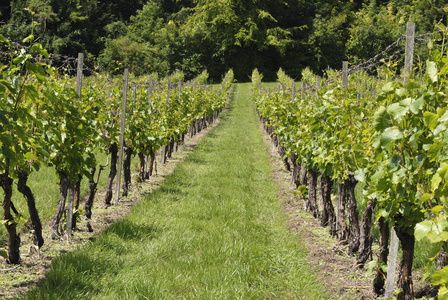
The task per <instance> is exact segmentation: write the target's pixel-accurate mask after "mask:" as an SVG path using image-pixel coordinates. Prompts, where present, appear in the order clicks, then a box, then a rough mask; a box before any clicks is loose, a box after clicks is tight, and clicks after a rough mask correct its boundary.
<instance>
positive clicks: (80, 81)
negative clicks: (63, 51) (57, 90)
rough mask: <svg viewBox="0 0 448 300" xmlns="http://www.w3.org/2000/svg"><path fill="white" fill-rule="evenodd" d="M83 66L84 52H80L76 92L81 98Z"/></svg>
mask: <svg viewBox="0 0 448 300" xmlns="http://www.w3.org/2000/svg"><path fill="white" fill-rule="evenodd" d="M83 66H84V54H83V53H78V66H77V70H76V92H77V93H78V95H79V100H81V90H82V69H83Z"/></svg>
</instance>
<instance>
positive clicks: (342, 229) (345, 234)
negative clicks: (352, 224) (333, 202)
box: [337, 180, 350, 242]
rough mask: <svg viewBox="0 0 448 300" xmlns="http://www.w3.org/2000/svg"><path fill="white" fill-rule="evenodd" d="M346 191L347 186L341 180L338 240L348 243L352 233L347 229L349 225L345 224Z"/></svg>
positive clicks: (339, 187)
mask: <svg viewBox="0 0 448 300" xmlns="http://www.w3.org/2000/svg"><path fill="white" fill-rule="evenodd" d="M345 192H346V189H345V184H344V183H343V182H342V181H341V180H340V181H339V186H338V216H337V218H338V220H337V222H338V225H339V231H338V238H339V240H341V241H344V242H347V241H348V238H349V236H350V232H349V230H348V227H347V223H345V202H346V193H345Z"/></svg>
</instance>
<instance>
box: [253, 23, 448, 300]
mask: <svg viewBox="0 0 448 300" xmlns="http://www.w3.org/2000/svg"><path fill="white" fill-rule="evenodd" d="M447 34H448V30H447V28H446V27H445V26H443V25H439V26H438V27H437V32H436V33H435V34H434V36H433V39H432V41H431V42H430V43H429V44H428V49H429V54H428V60H427V61H426V63H425V65H424V68H420V74H418V75H416V76H414V75H412V72H405V73H404V74H403V77H402V78H396V76H392V75H394V74H396V70H394V69H393V66H394V64H392V63H391V64H389V66H385V67H382V68H379V69H378V70H377V75H376V76H371V75H369V74H367V73H366V72H361V71H360V72H354V73H352V74H350V76H348V77H346V76H341V75H342V74H341V72H338V71H334V70H327V72H326V76H324V78H318V77H316V76H314V75H313V74H312V73H311V71H309V69H305V70H304V71H303V73H302V83H303V85H302V86H306V87H307V88H306V89H302V90H301V91H300V93H296V87H295V83H294V81H293V79H291V78H289V77H288V76H287V75H285V74H284V73H283V72H282V71H281V70H280V71H279V72H278V82H279V88H278V89H275V90H263V89H262V86H261V80H262V74H260V73H259V72H258V71H257V70H254V71H253V74H252V81H253V89H254V101H255V103H256V106H257V109H258V112H259V115H260V118H261V119H262V121H263V122H264V125H265V129H266V131H267V132H268V133H269V134H270V135H271V137H272V139H273V141H274V143H275V145H276V146H278V148H279V152H280V154H281V156H282V157H283V161H284V163H285V166H286V168H287V169H289V170H291V171H292V174H293V179H294V182H295V184H296V186H297V188H298V190H299V191H300V192H301V194H302V195H303V196H304V199H305V200H304V206H305V209H306V210H308V211H309V212H310V213H311V214H312V215H313V216H314V217H316V218H319V220H320V223H321V225H322V226H328V227H329V228H330V233H331V235H333V236H335V237H337V238H338V239H339V240H341V241H343V242H344V243H345V244H347V245H348V250H349V253H350V254H352V255H354V256H356V259H357V263H358V266H359V267H363V266H364V265H366V263H367V261H368V260H369V257H370V256H372V243H373V238H372V233H371V226H372V217H373V216H374V219H375V221H376V222H375V223H376V225H377V226H378V227H379V232H380V238H379V250H378V256H377V257H376V258H375V260H374V262H371V263H369V266H375V268H374V270H376V275H375V276H374V282H373V286H374V291H375V293H376V294H377V295H381V294H385V293H386V295H391V296H393V293H394V292H395V295H396V296H397V299H413V298H414V290H413V281H412V266H413V258H414V246H415V241H416V240H421V239H428V240H429V242H431V243H432V244H434V251H433V253H432V257H431V259H432V260H433V261H434V262H436V263H437V270H436V271H435V272H433V273H428V275H429V276H430V278H431V282H432V284H433V285H436V286H437V285H440V288H439V299H448V289H447V288H448V267H447V263H448V260H447V256H446V253H447V250H448V247H447V246H448V243H447V242H448V217H447V214H446V211H447V209H448V201H447V195H448V155H447V154H448V153H447V151H448V56H447V48H446V37H447ZM408 36H409V35H408ZM411 61H412V59H411ZM347 78H348V81H346V80H347ZM305 83H306V84H305ZM319 178H320V180H318V179H319ZM318 182H320V184H319V186H318ZM358 182H362V183H363V194H364V195H365V197H364V199H365V201H366V203H364V204H365V207H366V209H365V210H364V211H363V212H362V220H361V222H360V220H359V218H358V216H359V215H361V213H360V212H358V207H357V201H356V198H355V186H356V184H357V183H358ZM335 185H336V186H335ZM333 186H335V187H333ZM318 189H319V190H320V195H321V196H322V198H321V203H322V207H318V201H316V195H317V194H318V191H317V190H318ZM332 189H337V198H336V199H337V200H336V201H335V203H336V208H335V206H334V203H333V201H332V199H331V191H332ZM391 229H392V230H391ZM395 234H396V236H397V237H398V240H399V241H400V244H401V248H402V250H403V252H402V256H401V266H400V270H399V273H398V282H397V288H396V289H394V287H393V281H394V277H395V276H393V275H392V274H395V270H394V268H391V266H393V263H392V262H389V269H388V268H387V267H388V254H389V251H393V250H392V245H391V248H389V240H391V241H392V239H393V238H391V237H390V236H393V235H395ZM391 244H392V242H391ZM395 251H396V250H395ZM429 272H430V271H429ZM391 277H392V279H391V280H392V287H390V286H385V283H386V278H387V279H388V281H389V278H391Z"/></svg>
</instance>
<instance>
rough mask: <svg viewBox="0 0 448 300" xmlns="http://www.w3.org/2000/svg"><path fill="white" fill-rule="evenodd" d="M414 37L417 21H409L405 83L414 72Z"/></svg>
mask: <svg viewBox="0 0 448 300" xmlns="http://www.w3.org/2000/svg"><path fill="white" fill-rule="evenodd" d="M414 39H415V23H411V22H408V23H407V25H406V52H405V58H404V71H403V77H404V83H405V84H407V83H408V79H409V76H411V74H412V62H413V59H414Z"/></svg>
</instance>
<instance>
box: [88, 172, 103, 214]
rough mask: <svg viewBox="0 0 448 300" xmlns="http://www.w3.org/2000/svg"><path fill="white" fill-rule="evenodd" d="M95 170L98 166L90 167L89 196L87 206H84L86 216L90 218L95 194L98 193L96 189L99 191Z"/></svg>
mask: <svg viewBox="0 0 448 300" xmlns="http://www.w3.org/2000/svg"><path fill="white" fill-rule="evenodd" d="M100 168H101V167H100ZM95 172H96V168H95V167H93V168H92V169H90V178H89V198H87V201H86V203H85V206H84V210H85V216H86V218H87V219H89V220H90V219H91V218H92V207H93V200H94V199H95V194H96V191H97V183H96V182H95V178H94V177H95Z"/></svg>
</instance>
